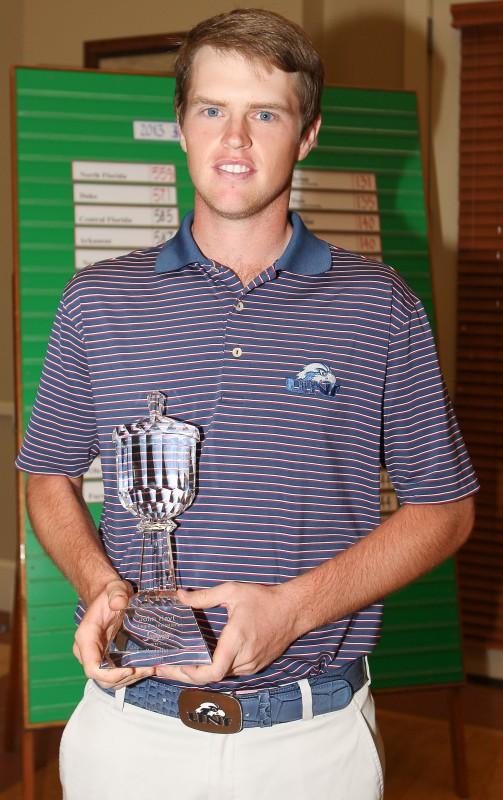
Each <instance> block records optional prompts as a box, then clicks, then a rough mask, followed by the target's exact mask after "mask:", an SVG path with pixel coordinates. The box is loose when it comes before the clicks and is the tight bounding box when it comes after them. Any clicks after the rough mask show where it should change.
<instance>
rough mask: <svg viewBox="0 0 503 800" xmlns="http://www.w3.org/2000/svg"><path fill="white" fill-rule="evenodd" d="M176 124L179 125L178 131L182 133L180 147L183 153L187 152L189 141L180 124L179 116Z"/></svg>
mask: <svg viewBox="0 0 503 800" xmlns="http://www.w3.org/2000/svg"><path fill="white" fill-rule="evenodd" d="M176 124H177V125H178V130H179V131H180V147H181V148H182V150H183V152H184V153H186V152H187V140H186V138H185V135H184V133H183V130H182V126H181V124H180V118H179V117H178V116H177V118H176Z"/></svg>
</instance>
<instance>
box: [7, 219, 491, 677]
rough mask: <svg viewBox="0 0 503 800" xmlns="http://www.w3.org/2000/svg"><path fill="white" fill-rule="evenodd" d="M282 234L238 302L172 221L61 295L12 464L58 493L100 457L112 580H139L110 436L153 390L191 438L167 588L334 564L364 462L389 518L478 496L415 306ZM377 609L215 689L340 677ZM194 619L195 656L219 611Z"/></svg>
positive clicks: (137, 413)
mask: <svg viewBox="0 0 503 800" xmlns="http://www.w3.org/2000/svg"><path fill="white" fill-rule="evenodd" d="M291 221H292V226H293V234H292V236H291V239H290V241H289V243H288V246H287V247H286V249H285V251H284V253H283V254H282V256H281V257H280V258H279V259H278V260H277V261H276V262H275V263H274V264H273V265H272V266H270V267H268V268H267V269H264V270H263V271H262V272H261V273H260V274H259V275H258V276H257V277H256V278H255V279H254V280H253V281H251V282H250V283H249V284H248V285H247V286H243V285H242V283H241V281H240V280H239V278H238V277H237V275H236V274H235V273H234V272H233V271H232V270H231V269H229V268H228V267H226V266H223V265H221V264H218V263H215V262H213V261H211V260H210V259H208V258H206V257H205V256H204V255H203V254H202V253H201V252H200V251H199V249H198V247H197V245H196V243H195V242H194V239H193V238H192V234H191V223H192V216H191V215H189V216H188V217H186V218H185V220H184V222H183V224H182V226H181V228H180V230H179V231H178V233H177V235H176V236H175V237H174V238H173V239H171V240H170V241H168V242H167V243H166V244H164V245H162V246H159V247H156V248H152V249H149V250H137V251H134V252H132V253H130V254H129V255H125V256H121V257H119V258H115V259H110V260H108V261H103V262H100V263H98V264H95V265H93V266H91V267H88V268H86V269H84V270H83V271H82V272H80V273H78V274H77V275H76V276H75V277H74V278H73V279H72V280H71V281H70V283H69V284H68V285H67V287H66V289H65V291H64V294H63V297H62V300H61V303H60V306H59V309H58V312H57V317H56V321H55V323H54V327H53V330H52V334H51V338H50V342H49V346H48V350H47V356H46V360H45V364H44V368H43V373H42V377H41V381H40V386H39V391H38V395H37V399H36V402H35V405H34V409H33V414H32V417H31V420H30V423H29V426H28V429H27V432H26V436H25V440H24V444H23V447H22V449H21V452H20V454H19V456H18V461H17V464H18V466H19V468H20V469H22V470H25V471H26V472H36V473H47V474H63V475H68V476H73V477H76V476H79V475H82V474H83V473H84V472H86V470H87V469H88V467H89V465H90V463H91V462H92V460H93V459H94V458H95V456H96V455H97V454H100V455H101V460H102V469H103V481H104V487H105V500H104V507H103V515H102V519H101V526H100V533H101V537H102V541H103V545H104V548H105V550H106V552H107V553H108V555H109V557H110V559H111V561H112V563H113V565H114V566H115V568H116V569H117V571H118V572H119V573H120V575H121V576H122V577H124V578H129V579H132V580H136V579H137V578H138V574H139V562H140V552H141V539H140V535H139V533H138V532H137V530H136V523H137V520H135V518H134V517H132V516H131V515H130V514H129V513H128V512H127V511H125V510H124V509H123V508H122V506H121V504H120V502H119V500H118V496H117V484H116V475H115V458H114V449H113V445H112V429H113V428H114V426H116V425H119V424H120V423H126V424H127V423H130V422H132V421H133V420H135V419H138V418H140V417H144V416H146V413H147V408H146V396H147V393H148V392H149V391H151V390H153V389H160V390H161V391H163V392H164V393H165V394H166V395H167V398H168V405H167V413H168V414H169V415H170V416H173V417H176V418H177V419H180V420H185V421H187V422H191V423H194V424H196V425H198V426H199V428H200V430H201V431H202V446H201V452H200V458H199V465H198V477H199V480H198V491H197V495H196V498H195V501H194V503H193V504H192V506H191V507H190V508H189V509H187V510H186V511H185V513H184V514H183V515H181V516H180V517H179V518H178V520H177V522H178V527H177V529H176V531H175V533H174V534H173V535H174V539H175V546H174V550H175V561H176V574H177V580H178V583H179V585H180V586H182V587H184V588H203V587H211V586H215V585H216V584H218V583H221V582H223V581H228V580H234V581H251V582H257V583H262V584H274V583H278V582H281V581H287V580H289V579H291V578H294V577H295V576H296V575H299V574H300V573H302V572H305V571H306V570H309V569H311V568H313V567H316V566H317V565H319V564H321V563H322V562H324V561H326V559H329V558H332V557H334V556H337V554H338V553H341V552H342V551H343V550H345V549H346V548H348V547H351V545H353V544H354V543H355V542H357V541H358V540H359V539H361V538H362V537H363V536H366V535H367V534H368V533H369V532H370V531H371V530H372V529H373V528H375V527H376V526H377V525H378V524H379V521H380V502H379V477H380V476H379V470H380V465H381V464H384V465H385V466H386V468H387V470H388V473H389V475H390V478H391V480H392V482H393V484H394V487H395V489H396V492H397V494H398V498H399V500H400V501H401V502H402V503H443V502H447V501H452V500H458V499H460V498H462V497H465V496H466V495H469V494H471V493H473V492H474V491H475V490H476V488H477V483H476V479H475V476H474V473H473V470H472V467H471V464H470V461H469V458H468V455H467V453H466V450H465V447H464V444H463V440H462V438H461V436H460V433H459V430H458V427H457V423H456V420H455V417H454V413H453V410H452V407H451V405H450V402H449V399H448V396H447V393H446V390H445V386H444V383H443V380H442V377H441V373H440V370H439V366H438V362H437V357H436V354H435V346H434V342H433V339H432V335H431V331H430V327H429V325H428V321H427V319H426V315H425V313H424V310H423V308H422V306H421V304H420V302H419V301H418V299H417V298H416V297H415V296H414V295H413V293H412V292H411V291H410V289H409V288H408V287H407V285H406V284H405V283H404V282H403V280H402V279H401V278H400V277H399V276H398V275H397V274H396V272H395V271H394V270H393V269H392V268H391V267H389V266H386V265H385V264H382V263H380V262H377V261H372V260H369V259H367V258H365V257H363V256H360V255H356V254H354V253H351V252H349V251H347V250H344V249H341V248H338V247H333V246H331V245H329V244H327V243H325V242H322V241H321V240H319V239H317V238H316V237H315V236H313V235H312V234H311V233H310V232H309V231H308V230H307V229H306V228H305V227H304V225H303V223H302V221H301V219H300V217H298V216H297V215H295V214H292V216H291ZM381 611H382V603H380V602H376V603H374V604H373V605H371V606H370V607H368V608H364V609H362V610H361V611H359V612H358V613H355V614H352V615H351V616H348V617H346V618H344V619H340V620H335V621H334V622H333V623H331V624H329V625H325V626H324V627H322V628H319V629H317V630H313V631H311V632H310V633H308V634H306V635H305V636H302V637H301V638H300V639H298V640H297V641H295V642H293V644H291V645H290V647H289V648H288V650H287V651H286V652H285V653H284V654H283V655H282V656H281V657H279V658H278V659H276V661H274V662H273V663H272V664H271V665H270V666H269V667H267V668H266V669H264V670H262V671H261V672H260V673H259V674H257V675H251V676H239V677H231V678H227V679H225V680H223V681H222V682H221V683H219V684H215V685H214V688H220V689H229V688H235V689H236V688H239V687H245V688H262V687H270V686H273V685H276V684H282V683H288V682H291V681H293V680H297V679H300V678H305V677H310V676H315V675H317V674H319V673H321V672H326V671H330V670H331V669H334V668H340V667H342V666H344V665H345V664H346V663H347V662H348V661H351V660H353V659H355V658H356V657H358V656H361V655H363V654H367V653H370V652H371V651H372V649H373V648H374V646H375V645H376V643H377V640H378V636H379V629H380V624H381ZM81 615H82V607H81V606H80V607H79V609H78V611H77V619H80V617H81ZM205 616H206V620H207V621H206V623H205V625H204V632H205V633H206V634H207V636H208V638H209V640H210V642H212V641H213V642H214V641H215V640H216V639H218V636H219V634H220V632H221V630H222V627H223V625H224V624H225V621H226V612H225V610H224V609H223V608H215V609H210V610H208V611H206V612H205Z"/></svg>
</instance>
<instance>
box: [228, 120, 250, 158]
mask: <svg viewBox="0 0 503 800" xmlns="http://www.w3.org/2000/svg"><path fill="white" fill-rule="evenodd" d="M223 143H224V146H225V147H228V148H229V149H231V150H246V149H247V148H249V147H251V144H252V141H251V138H250V133H249V131H248V125H247V122H246V119H245V118H243V117H241V116H231V117H230V118H229V121H228V123H227V126H226V128H225V131H224V142H223Z"/></svg>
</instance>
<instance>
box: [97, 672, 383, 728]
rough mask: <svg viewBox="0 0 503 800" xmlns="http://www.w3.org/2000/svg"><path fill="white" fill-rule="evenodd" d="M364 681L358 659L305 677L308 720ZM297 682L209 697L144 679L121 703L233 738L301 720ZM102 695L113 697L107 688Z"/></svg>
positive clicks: (338, 704) (340, 703)
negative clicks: (309, 702) (251, 730)
mask: <svg viewBox="0 0 503 800" xmlns="http://www.w3.org/2000/svg"><path fill="white" fill-rule="evenodd" d="M367 679H368V676H367V670H366V663H365V659H364V658H363V657H362V658H358V659H356V660H355V661H352V662H350V663H349V664H348V665H347V666H345V667H342V668H341V669H337V670H332V671H331V672H329V673H327V672H325V673H324V674H323V675H318V676H316V677H314V678H308V679H307V683H308V684H309V689H308V691H310V694H311V697H312V716H317V715H318V714H328V713H330V712H331V711H338V710H340V709H342V708H345V707H346V706H347V705H349V703H350V702H351V699H352V697H353V694H354V693H355V692H357V691H358V689H361V687H362V686H363V685H364V683H365V682H366V681H367ZM302 683H305V681H301V683H289V684H285V685H283V686H275V687H273V688H271V689H257V690H256V691H252V690H244V691H241V692H240V691H239V690H238V691H236V692H215V691H210V690H206V689H193V688H190V689H181V688H180V687H178V686H173V685H170V684H167V683H164V682H161V681H156V680H153V679H148V680H146V681H139V682H138V683H137V684H133V685H132V686H128V687H127V689H126V693H125V698H124V701H125V702H126V703H130V704H131V705H134V706H137V707H139V708H143V709H145V710H147V711H153V712H155V713H158V714H164V715H166V716H169V717H178V718H179V719H180V720H181V721H182V722H183V723H184V724H185V725H188V726H189V727H191V728H196V729H197V730H202V731H207V732H211V733H237V732H238V731H240V730H241V729H242V728H253V727H261V728H263V727H270V726H271V725H277V724H278V723H282V722H293V721H294V720H299V719H302V718H303V716H304V708H303V694H305V689H304V690H303V688H302V686H301V684H302ZM100 688H102V687H100ZM102 691H105V692H106V693H107V694H109V695H112V696H113V695H114V690H113V689H102Z"/></svg>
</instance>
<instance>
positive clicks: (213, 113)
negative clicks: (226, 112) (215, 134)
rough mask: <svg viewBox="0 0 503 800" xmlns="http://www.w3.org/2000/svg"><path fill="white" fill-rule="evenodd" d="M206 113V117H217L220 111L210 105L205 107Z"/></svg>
mask: <svg viewBox="0 0 503 800" xmlns="http://www.w3.org/2000/svg"><path fill="white" fill-rule="evenodd" d="M206 114H207V116H208V117H218V115H219V114H220V111H219V110H218V108H215V107H214V106H212V107H211V108H207V109H206Z"/></svg>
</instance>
